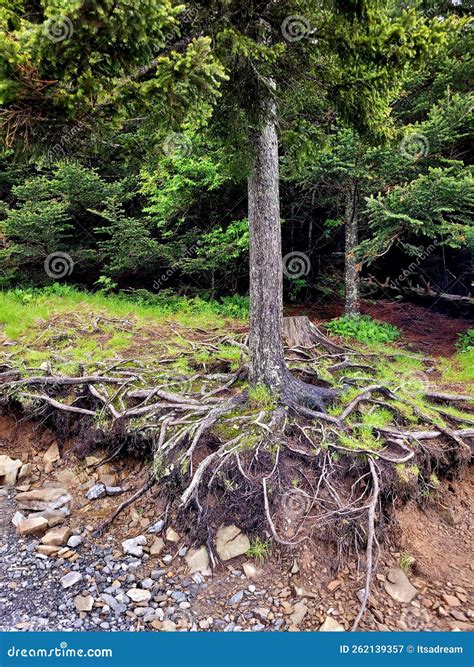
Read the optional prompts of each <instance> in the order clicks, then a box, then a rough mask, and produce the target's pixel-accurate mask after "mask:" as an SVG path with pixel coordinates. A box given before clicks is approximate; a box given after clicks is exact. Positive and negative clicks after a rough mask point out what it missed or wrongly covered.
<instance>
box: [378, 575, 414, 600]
mask: <svg viewBox="0 0 474 667" xmlns="http://www.w3.org/2000/svg"><path fill="white" fill-rule="evenodd" d="M384 586H385V590H386V591H387V593H388V594H389V595H390V597H392V598H393V599H394V600H395V601H396V602H404V603H407V602H411V601H412V600H413V598H414V597H415V595H416V594H417V590H416V588H415V587H414V586H412V584H411V583H410V582H409V580H408V577H407V575H406V574H405V573H404V572H403V570H401V569H400V568H397V567H394V568H391V569H390V570H389V571H388V573H387V581H385V583H384Z"/></svg>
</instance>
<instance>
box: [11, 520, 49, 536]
mask: <svg viewBox="0 0 474 667" xmlns="http://www.w3.org/2000/svg"><path fill="white" fill-rule="evenodd" d="M47 529H48V522H47V521H46V519H43V518H41V517H38V518H35V519H24V520H23V521H20V523H19V524H18V525H17V527H16V530H17V532H18V533H19V534H20V535H37V534H38V533H44V531H45V530H47Z"/></svg>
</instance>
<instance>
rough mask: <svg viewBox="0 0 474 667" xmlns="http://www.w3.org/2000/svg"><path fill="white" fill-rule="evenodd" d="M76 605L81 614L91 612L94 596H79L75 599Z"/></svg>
mask: <svg viewBox="0 0 474 667" xmlns="http://www.w3.org/2000/svg"><path fill="white" fill-rule="evenodd" d="M74 605H75V607H76V610H77V611H79V612H81V611H83V612H87V611H91V610H92V607H93V605H94V598H93V597H92V595H78V596H77V597H75V598H74Z"/></svg>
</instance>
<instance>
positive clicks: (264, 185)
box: [248, 100, 285, 391]
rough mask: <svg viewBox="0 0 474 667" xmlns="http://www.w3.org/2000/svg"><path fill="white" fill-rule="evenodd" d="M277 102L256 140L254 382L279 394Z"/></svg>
mask: <svg viewBox="0 0 474 667" xmlns="http://www.w3.org/2000/svg"><path fill="white" fill-rule="evenodd" d="M275 112H276V108H275V103H274V102H273V101H271V100H267V101H266V102H265V103H264V104H263V105H262V116H263V122H262V125H261V127H260V129H259V130H258V132H256V134H255V137H254V142H255V162H254V166H253V169H252V173H251V175H250V178H249V183H248V194H249V229H250V333H249V352H250V363H249V379H250V383H251V384H253V385H255V384H258V383H263V384H265V385H266V386H268V387H269V388H270V389H272V390H277V391H278V390H279V389H280V387H281V385H282V382H283V379H284V376H285V361H284V356H283V333H282V330H283V266H282V253H281V224H280V193H279V165H278V138H277V133H276V127H275Z"/></svg>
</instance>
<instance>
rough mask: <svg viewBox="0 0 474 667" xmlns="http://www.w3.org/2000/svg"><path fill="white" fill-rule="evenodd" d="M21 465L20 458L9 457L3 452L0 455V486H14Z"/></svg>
mask: <svg viewBox="0 0 474 667" xmlns="http://www.w3.org/2000/svg"><path fill="white" fill-rule="evenodd" d="M22 466H23V462H22V461H20V459H11V458H10V457H9V456H6V455H5V454H1V455H0V486H2V485H4V486H14V485H15V484H16V481H17V479H18V474H19V472H20V470H21V467H22Z"/></svg>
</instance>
